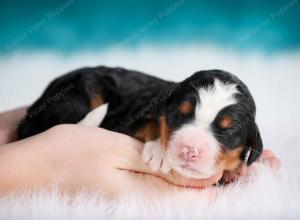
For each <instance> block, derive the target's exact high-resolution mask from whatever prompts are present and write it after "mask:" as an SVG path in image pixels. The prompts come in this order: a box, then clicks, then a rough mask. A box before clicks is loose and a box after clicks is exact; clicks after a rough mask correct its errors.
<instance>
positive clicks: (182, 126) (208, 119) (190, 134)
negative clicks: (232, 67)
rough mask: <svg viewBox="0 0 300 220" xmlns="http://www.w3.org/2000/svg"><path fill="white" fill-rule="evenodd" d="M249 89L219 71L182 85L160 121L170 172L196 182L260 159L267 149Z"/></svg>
mask: <svg viewBox="0 0 300 220" xmlns="http://www.w3.org/2000/svg"><path fill="white" fill-rule="evenodd" d="M255 111H256V108H255V103H254V101H253V98H252V96H251V94H250V92H249V91H248V89H247V87H246V85H245V84H244V83H242V82H241V81H240V80H239V79H238V78H237V77H236V76H233V75H232V74H230V73H227V72H224V71H220V70H210V71H200V72H197V73H195V74H194V75H192V76H191V77H189V78H188V79H186V80H185V81H183V82H182V83H180V84H179V86H178V87H177V88H176V90H175V91H174V92H173V93H172V94H171V95H170V97H169V98H168V100H167V102H166V107H165V109H164V112H163V113H162V116H161V118H160V131H161V135H160V137H161V140H162V145H163V152H164V154H165V159H166V161H167V162H168V163H169V165H170V168H171V169H173V170H175V171H177V172H178V173H180V174H182V175H185V176H188V177H194V178H208V177H210V176H213V175H215V174H217V173H218V172H221V171H223V170H235V169H236V168H238V167H239V166H240V165H241V164H242V163H244V162H245V163H247V164H248V165H250V164H251V163H253V162H254V161H255V160H257V159H258V157H259V156H260V154H261V152H262V148H263V144H262V140H261V137H260V133H259V130H258V127H257V125H256V123H255Z"/></svg>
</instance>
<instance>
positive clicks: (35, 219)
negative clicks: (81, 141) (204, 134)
mask: <svg viewBox="0 0 300 220" xmlns="http://www.w3.org/2000/svg"><path fill="white" fill-rule="evenodd" d="M258 171H259V172H258V173H257V174H256V175H255V176H253V178H252V180H251V181H250V182H248V183H246V184H245V183H236V184H233V185H231V186H228V187H226V188H223V189H220V190H219V191H218V192H217V193H216V198H215V199H211V196H209V195H210V194H209V193H207V192H204V193H203V194H201V195H199V194H198V193H195V192H194V191H191V190H187V191H186V192H183V193H182V192H176V191H174V192H172V193H171V194H170V193H165V194H161V195H157V194H152V193H151V192H149V191H148V192H145V193H139V194H132V193H127V194H126V193H125V194H124V195H121V196H120V198H119V199H118V200H116V201H113V202H112V201H106V200H105V199H104V198H103V197H102V196H101V195H100V194H99V195H90V194H89V195H87V194H85V193H81V194H80V195H78V196H77V197H75V198H72V199H70V198H69V197H67V196H62V195H60V194H59V193H57V191H56V190H53V192H52V193H45V192H42V191H40V192H37V193H36V194H34V195H33V196H32V195H31V196H29V195H22V196H20V195H18V196H10V197H7V198H2V199H0V204H1V205H0V219H5V220H15V219H16V220H17V219H28V220H39V219H44V220H45V219H56V220H67V219H74V220H76V219H78V220H81V219H89V220H92V219H122V220H123V219H139V220H141V219H231V220H232V219H299V217H300V209H299V204H300V193H299V187H298V186H297V183H296V182H295V179H294V178H291V177H289V176H288V175H287V171H283V170H281V171H280V172H279V173H276V174H274V173H273V172H272V171H270V169H269V168H268V167H263V166H260V167H259V170H258Z"/></svg>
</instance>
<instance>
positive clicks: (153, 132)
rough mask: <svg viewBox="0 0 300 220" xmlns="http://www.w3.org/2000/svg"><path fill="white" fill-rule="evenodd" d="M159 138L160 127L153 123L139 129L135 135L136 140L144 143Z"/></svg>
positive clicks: (150, 122)
mask: <svg viewBox="0 0 300 220" xmlns="http://www.w3.org/2000/svg"><path fill="white" fill-rule="evenodd" d="M158 136H159V133H158V126H157V125H156V124H155V123H154V122H152V121H149V122H147V123H146V124H145V125H144V126H143V127H141V128H139V129H138V130H137V131H136V133H135V135H134V137H135V138H136V139H138V140H140V141H142V142H147V141H150V140H155V139H157V138H158Z"/></svg>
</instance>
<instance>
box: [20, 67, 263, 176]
mask: <svg viewBox="0 0 300 220" xmlns="http://www.w3.org/2000/svg"><path fill="white" fill-rule="evenodd" d="M107 104H108V107H107ZM106 107H107V109H105V108H106ZM255 111H256V107H255V103H254V100H253V98H252V96H251V94H250V92H249V90H248V88H247V86H246V85H245V84H244V83H243V82H241V81H240V80H239V79H238V78H237V77H236V76H234V75H232V74H230V73H228V72H224V71H222V70H207V71H199V72H196V73H194V74H193V75H192V76H190V77H189V78H187V79H185V80H184V81H182V82H179V83H176V82H170V81H165V80H162V79H159V78H156V77H153V76H150V75H146V74H143V73H140V72H136V71H131V70H126V69H122V68H108V67H103V66H100V67H96V68H84V69H79V70H76V71H74V72H71V73H69V74H66V75H64V76H62V77H59V78H58V79H56V80H54V81H53V82H52V83H51V84H50V85H49V87H48V88H47V89H46V91H45V92H44V93H43V95H42V96H41V97H40V98H39V99H38V100H37V101H36V102H35V103H34V104H33V105H32V106H31V107H30V108H29V110H28V113H27V115H26V117H25V118H24V120H23V121H22V122H21V123H20V125H19V128H18V138H19V139H23V138H26V137H29V136H32V135H35V134H38V133H40V132H43V131H45V130H47V129H48V128H50V127H52V126H55V125H58V124H63V123H78V122H79V121H81V120H83V121H82V122H81V123H82V124H84V123H87V121H88V123H87V124H90V125H94V126H99V127H102V128H105V129H109V130H112V131H116V132H120V133H124V134H127V135H130V136H132V137H135V138H137V139H139V140H140V141H142V142H144V143H145V145H144V151H143V160H144V161H145V163H147V164H149V165H150V167H151V168H152V169H153V170H162V171H163V172H168V171H170V170H174V171H176V172H178V173H180V174H182V175H184V176H186V177H192V178H200V179H204V178H209V177H211V176H213V175H215V174H217V173H219V172H222V171H234V170H237V169H238V168H240V167H241V166H242V165H243V164H247V165H250V164H251V163H253V162H254V161H256V160H257V159H258V158H259V156H260V155H261V152H262V149H263V144H262V140H261V137H260V133H259V130H258V127H257V125H256V123H255ZM89 112H91V113H90V114H89V117H87V118H85V119H84V117H85V116H86V115H87V114H88V113H89ZM104 114H105V116H104ZM102 119H103V120H102Z"/></svg>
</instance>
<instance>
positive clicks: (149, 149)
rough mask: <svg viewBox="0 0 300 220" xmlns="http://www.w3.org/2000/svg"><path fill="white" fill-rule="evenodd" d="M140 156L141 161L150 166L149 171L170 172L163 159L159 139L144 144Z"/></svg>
mask: <svg viewBox="0 0 300 220" xmlns="http://www.w3.org/2000/svg"><path fill="white" fill-rule="evenodd" d="M142 156H143V161H144V162H145V163H147V164H148V165H149V166H150V168H151V170H153V171H157V170H159V169H161V170H162V171H163V172H164V173H167V172H168V171H169V170H170V169H169V165H168V163H167V161H166V160H165V159H164V154H163V152H162V148H161V145H160V140H159V139H158V140H155V141H148V142H146V143H145V145H144V150H143V155H142Z"/></svg>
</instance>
